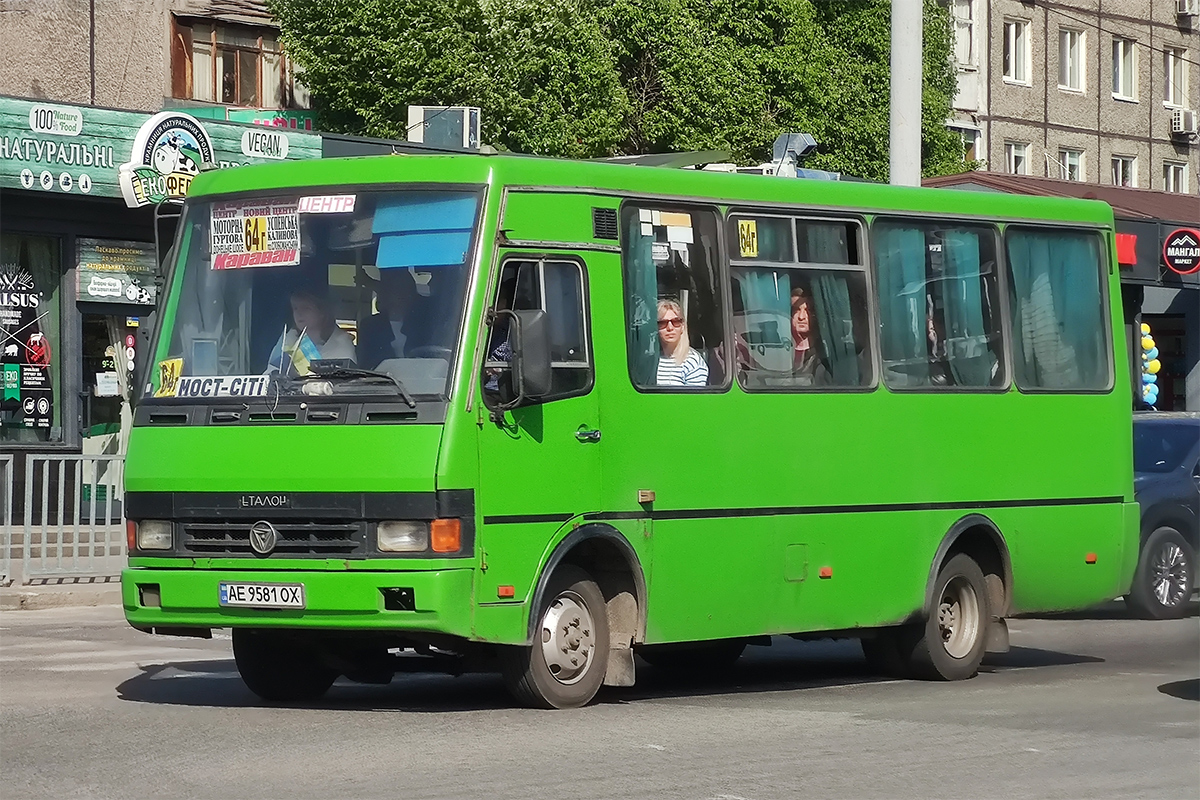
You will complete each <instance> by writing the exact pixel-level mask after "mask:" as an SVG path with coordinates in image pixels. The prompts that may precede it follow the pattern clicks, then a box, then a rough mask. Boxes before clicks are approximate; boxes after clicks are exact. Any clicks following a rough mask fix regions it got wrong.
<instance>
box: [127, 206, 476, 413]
mask: <svg viewBox="0 0 1200 800" xmlns="http://www.w3.org/2000/svg"><path fill="white" fill-rule="evenodd" d="M479 198H480V193H479V192H477V191H470V190H468V191H462V190H454V191H445V190H427V189H419V190H413V189H406V190H402V191H364V190H359V189H354V190H350V189H344V190H343V189H337V188H330V187H320V188H319V189H313V190H308V191H304V190H301V191H292V192H289V193H273V194H259V195H239V196H237V197H235V198H229V199H216V200H211V201H209V200H201V201H199V202H197V201H191V202H189V204H188V210H187V212H186V217H185V221H184V227H183V230H182V232H181V235H180V238H179V240H178V242H179V245H178V246H179V247H180V249H181V250H182V252H183V253H184V256H183V258H181V259H180V260H179V261H178V265H177V269H176V271H175V274H174V277H173V280H172V287H171V293H170V295H169V298H168V302H167V304H166V306H165V310H164V317H163V323H162V326H161V329H160V334H159V343H158V351H157V356H156V359H155V369H154V370H153V371H152V373H151V375H150V376H149V377H150V380H149V383H148V385H147V394H148V396H151V397H157V398H181V399H188V400H196V401H204V400H206V399H219V398H231V397H239V398H242V397H266V396H267V395H268V394H270V395H271V396H277V395H279V394H283V395H287V394H295V395H309V396H312V395H318V396H319V395H335V396H343V397H344V396H361V395H380V394H383V395H389V394H390V395H395V394H400V395H401V396H403V397H405V399H406V400H408V401H409V402H413V398H416V399H421V398H425V399H444V398H445V396H446V393H447V391H448V385H449V375H450V366H451V360H452V356H453V353H454V351H455V348H456V344H457V340H458V336H459V331H460V329H461V321H462V315H463V307H464V294H465V286H466V277H467V270H468V265H467V261H468V258H469V253H470V252H471V248H472V242H473V238H474V232H475V230H476V228H477V219H478V210H479V205H480V204H479Z"/></svg>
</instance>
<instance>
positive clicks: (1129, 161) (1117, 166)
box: [1112, 156, 1137, 188]
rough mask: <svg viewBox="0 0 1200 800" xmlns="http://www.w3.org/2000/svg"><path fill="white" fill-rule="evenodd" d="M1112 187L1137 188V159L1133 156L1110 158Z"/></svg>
mask: <svg viewBox="0 0 1200 800" xmlns="http://www.w3.org/2000/svg"><path fill="white" fill-rule="evenodd" d="M1112 182H1113V186H1128V187H1130V188H1136V187H1137V158H1135V157H1134V156H1113V157H1112Z"/></svg>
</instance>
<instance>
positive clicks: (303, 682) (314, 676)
mask: <svg viewBox="0 0 1200 800" xmlns="http://www.w3.org/2000/svg"><path fill="white" fill-rule="evenodd" d="M233 660H234V661H235V662H236V663H237V668H238V673H239V674H240V675H241V676H242V682H243V683H245V684H246V687H247V688H249V689H250V691H252V692H254V693H255V694H256V695H258V696H259V697H261V698H262V699H263V700H267V701H270V702H295V701H303V700H316V699H317V698H319V697H321V696H322V695H324V694H325V692H327V691H329V687H330V686H332V685H333V682H334V681H335V680H337V676H338V673H337V671H336V670H333V669H330V668H328V667H326V666H324V665H323V664H322V663H321V661H320V657H319V655H318V653H317V652H316V650H315V649H314V648H312V647H308V646H305V644H304V643H303V642H302V641H300V640H297V639H294V638H291V637H288V636H287V635H286V634H281V633H278V632H275V631H261V630H248V629H245V628H234V629H233Z"/></svg>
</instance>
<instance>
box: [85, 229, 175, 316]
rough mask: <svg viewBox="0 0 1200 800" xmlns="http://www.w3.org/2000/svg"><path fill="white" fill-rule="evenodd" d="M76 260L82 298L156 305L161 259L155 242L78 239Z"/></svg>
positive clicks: (102, 301)
mask: <svg viewBox="0 0 1200 800" xmlns="http://www.w3.org/2000/svg"><path fill="white" fill-rule="evenodd" d="M76 242H77V244H78V257H77V260H76V264H75V267H76V268H75V274H76V276H77V296H78V298H79V300H80V302H85V301H86V302H93V303H127V304H133V305H140V306H153V305H154V301H155V299H156V298H157V292H158V289H157V287H156V286H155V283H154V276H155V273H156V272H157V263H156V261H155V258H154V246H153V245H149V244H145V243H143V242H128V241H123V240H119V239H83V238H80V239H77V240H76Z"/></svg>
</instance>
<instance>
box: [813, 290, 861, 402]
mask: <svg viewBox="0 0 1200 800" xmlns="http://www.w3.org/2000/svg"><path fill="white" fill-rule="evenodd" d="M812 292H813V303H814V304H815V305H816V309H815V311H816V315H817V334H818V335H819V337H820V339H821V352H822V353H823V354H824V356H825V366H826V368H827V369H828V370H829V376H830V382H831V383H832V384H833V385H835V386H858V385H859V384H860V383H861V381H860V379H859V374H858V351H857V350H856V348H855V346H854V319H853V317H852V316H851V313H850V288H849V287H848V286H847V285H846V277H845V276H844V275H838V274H836V273H829V272H823V273H819V274H817V275H816V276H815V277H814V278H813V282H812Z"/></svg>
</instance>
